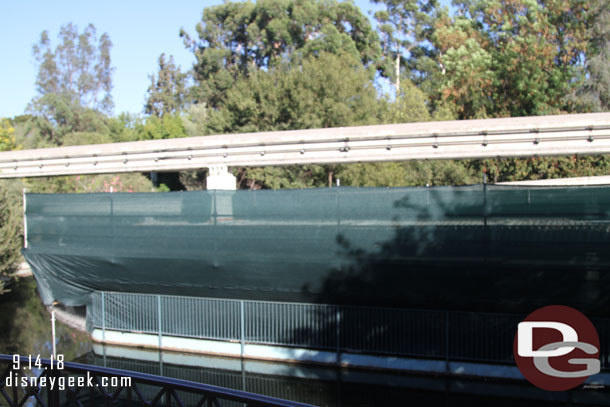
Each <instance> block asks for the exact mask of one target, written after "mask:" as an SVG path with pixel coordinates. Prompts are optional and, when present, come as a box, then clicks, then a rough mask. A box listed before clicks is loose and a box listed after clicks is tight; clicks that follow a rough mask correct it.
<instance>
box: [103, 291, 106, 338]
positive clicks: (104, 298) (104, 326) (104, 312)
mask: <svg viewBox="0 0 610 407" xmlns="http://www.w3.org/2000/svg"><path fill="white" fill-rule="evenodd" d="M102 343H106V297H105V295H104V292H103V291H102Z"/></svg>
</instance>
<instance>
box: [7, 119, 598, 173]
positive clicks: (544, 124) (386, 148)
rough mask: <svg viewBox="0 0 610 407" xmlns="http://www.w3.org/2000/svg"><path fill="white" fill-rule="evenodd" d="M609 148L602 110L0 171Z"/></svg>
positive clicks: (298, 136)
mask: <svg viewBox="0 0 610 407" xmlns="http://www.w3.org/2000/svg"><path fill="white" fill-rule="evenodd" d="M603 153H610V113H590V114H575V115H558V116H538V117H519V118H503V119H487V120H464V121H449V122H426V123H408V124H387V125H376V126H360V127H341V128H327V129H312V130H295V131H282V132H265V133H245V134H227V135H216V136H203V137H190V138H181V139H167V140H148V141H138V142H129V143H114V144H97V145H87V146H72V147H58V148H49V149H38V150H22V151H9V152H3V153H0V178H19V177H38V176H49V175H70V174H100V173H119V172H148V171H177V170H186V169H197V168H209V167H215V166H266V165H289V164H323V163H350V162H376V161H403V160H418V159H465V158H490V157H509V156H510V157H519V156H536V155H538V156H543V155H570V154H603Z"/></svg>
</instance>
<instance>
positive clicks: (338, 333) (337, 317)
mask: <svg viewBox="0 0 610 407" xmlns="http://www.w3.org/2000/svg"><path fill="white" fill-rule="evenodd" d="M335 321H336V324H337V326H336V332H335V336H336V337H337V345H336V348H337V365H338V366H340V365H341V310H340V309H339V307H335Z"/></svg>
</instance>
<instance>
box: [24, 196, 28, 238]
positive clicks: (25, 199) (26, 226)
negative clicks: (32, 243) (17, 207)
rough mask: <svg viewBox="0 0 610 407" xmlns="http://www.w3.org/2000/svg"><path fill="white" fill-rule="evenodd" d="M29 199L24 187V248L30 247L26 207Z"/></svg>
mask: <svg viewBox="0 0 610 407" xmlns="http://www.w3.org/2000/svg"><path fill="white" fill-rule="evenodd" d="M27 206H28V200H27V197H26V196H25V188H23V248H24V249H27V248H28V219H27V218H26V209H27Z"/></svg>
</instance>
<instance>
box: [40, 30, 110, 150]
mask: <svg viewBox="0 0 610 407" xmlns="http://www.w3.org/2000/svg"><path fill="white" fill-rule="evenodd" d="M59 40H60V43H59V45H57V46H56V47H55V48H53V47H52V45H51V41H50V39H49V35H48V32H47V31H43V32H42V34H41V36H40V42H39V43H38V44H36V45H34V47H33V51H32V52H33V55H34V57H35V59H36V61H37V62H38V74H37V77H36V90H37V92H38V95H37V96H36V97H35V98H34V99H33V100H32V102H31V103H30V105H29V111H30V112H31V113H32V114H33V115H34V123H35V127H36V128H37V130H38V131H39V132H40V133H41V135H42V137H43V138H45V139H47V140H49V141H51V142H53V143H55V144H61V139H62V137H63V136H64V135H65V134H68V133H70V132H74V131H88V132H90V131H99V130H100V129H102V128H103V127H104V126H105V123H104V119H105V117H104V115H103V113H106V114H109V113H110V112H111V111H112V106H113V104H112V97H111V94H110V91H111V90H112V72H113V71H114V68H112V67H111V61H110V49H111V47H112V43H111V41H110V38H109V37H108V34H105V33H104V34H102V35H101V36H100V37H99V38H98V37H97V33H96V30H95V27H94V26H93V25H92V24H90V25H88V26H87V28H85V30H84V31H83V32H82V33H79V32H78V27H77V26H75V25H73V24H71V23H70V24H67V25H64V26H62V27H61V29H60V32H59Z"/></svg>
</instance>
